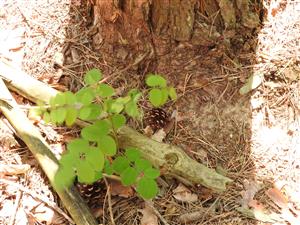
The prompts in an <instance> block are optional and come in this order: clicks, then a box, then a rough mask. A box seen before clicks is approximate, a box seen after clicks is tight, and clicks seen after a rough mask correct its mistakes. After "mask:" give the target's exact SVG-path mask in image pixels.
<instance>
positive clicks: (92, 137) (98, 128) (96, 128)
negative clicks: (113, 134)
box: [81, 120, 110, 141]
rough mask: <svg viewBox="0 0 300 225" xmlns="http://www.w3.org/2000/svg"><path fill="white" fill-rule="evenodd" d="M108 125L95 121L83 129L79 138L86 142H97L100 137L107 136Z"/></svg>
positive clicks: (101, 121) (105, 122)
mask: <svg viewBox="0 0 300 225" xmlns="http://www.w3.org/2000/svg"><path fill="white" fill-rule="evenodd" d="M109 130H110V125H109V123H108V122H107V121H105V120H99V121H96V122H95V123H94V124H92V125H89V126H86V127H84V128H83V129H82V130H81V136H82V137H83V138H84V139H86V140H88V141H99V140H100V139H101V138H102V136H105V135H107V134H108V132H109Z"/></svg>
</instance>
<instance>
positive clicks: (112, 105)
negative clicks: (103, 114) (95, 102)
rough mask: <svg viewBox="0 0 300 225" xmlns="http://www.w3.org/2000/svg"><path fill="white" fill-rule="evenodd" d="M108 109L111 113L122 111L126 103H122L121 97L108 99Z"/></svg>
mask: <svg viewBox="0 0 300 225" xmlns="http://www.w3.org/2000/svg"><path fill="white" fill-rule="evenodd" d="M104 104H105V107H106V111H107V112H110V113H120V112H122V110H123V109H124V103H122V102H121V101H120V100H119V98H117V99H116V100H114V99H108V100H106V101H105V102H104Z"/></svg>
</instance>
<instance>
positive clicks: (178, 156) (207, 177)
mask: <svg viewBox="0 0 300 225" xmlns="http://www.w3.org/2000/svg"><path fill="white" fill-rule="evenodd" d="M2 67H7V68H6V69H5V70H4V71H5V73H3V72H2V71H3V68H2ZM7 71H11V72H9V73H7ZM0 75H2V76H3V78H4V79H5V80H8V85H9V87H12V89H14V90H16V91H17V92H19V93H20V94H22V95H23V96H25V97H28V98H30V99H31V100H32V101H34V102H36V101H37V100H42V101H44V102H48V100H49V99H50V98H51V97H52V96H54V95H55V94H57V93H58V91H55V90H54V89H52V88H49V86H47V85H46V84H43V83H42V82H39V81H37V80H35V79H33V78H32V77H30V76H29V75H27V74H25V73H24V72H21V71H18V70H17V69H14V68H13V67H11V66H10V65H8V64H6V63H3V62H2V63H1V64H0ZM25 81H26V82H25ZM27 86H28V87H27ZM29 88H30V89H29ZM32 89H34V90H35V93H32V92H31V93H28V92H30V90H32ZM41 93H42V94H41ZM41 96H43V98H41ZM81 125H82V124H81ZM118 135H119V137H118V138H119V139H120V144H121V147H129V146H131V147H137V148H139V149H141V151H142V154H143V156H144V157H145V158H147V159H148V160H150V161H151V162H152V163H153V165H154V166H155V167H157V168H162V169H163V170H164V171H167V174H170V175H172V176H174V177H176V178H178V177H179V178H180V177H181V178H183V179H186V180H188V181H189V182H190V183H194V184H201V185H203V186H205V187H208V188H210V189H212V190H214V191H218V192H220V191H224V190H226V184H227V183H229V182H231V179H229V178H227V177H225V176H223V175H221V174H218V173H217V172H216V171H215V170H213V169H209V168H207V167H206V166H204V165H202V164H200V163H198V162H197V161H195V160H192V159H191V158H190V157H188V155H187V154H186V153H185V152H184V151H183V150H182V149H180V148H179V147H176V146H172V145H169V144H164V143H159V142H156V141H154V140H152V139H149V138H147V137H145V136H144V135H142V134H140V133H138V132H137V131H135V130H133V129H131V128H129V127H127V126H124V127H123V128H121V129H120V131H119V134H118Z"/></svg>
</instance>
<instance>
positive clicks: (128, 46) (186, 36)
mask: <svg viewBox="0 0 300 225" xmlns="http://www.w3.org/2000/svg"><path fill="white" fill-rule="evenodd" d="M219 9H220V8H219V3H218V1H216V0H210V1H203V0H184V1H183V0H152V1H150V0H107V1H102V0H96V1H95V2H94V26H96V27H97V28H98V33H97V34H96V35H95V36H94V47H95V48H96V49H98V50H99V51H100V52H101V53H102V54H103V55H104V56H105V59H106V60H108V61H109V59H110V58H111V62H112V63H113V64H115V63H117V62H118V60H119V62H123V63H124V61H125V62H132V63H133V62H134V61H136V59H137V58H139V57H140V55H146V57H145V59H147V60H143V63H144V64H147V68H144V70H152V71H153V70H155V67H152V68H151V67H150V68H148V66H149V63H151V65H153V63H154V62H155V61H157V60H159V57H160V56H162V55H165V54H167V53H169V52H171V51H172V50H174V47H175V46H176V45H178V43H180V42H184V43H190V44H192V45H196V46H197V45H202V46H213V45H215V44H216V42H218V40H219V37H220V34H219V33H218V32H217V30H218V31H220V30H222V29H223V24H224V23H223V20H222V15H221V13H219V11H218V10H219ZM142 72H148V71H142Z"/></svg>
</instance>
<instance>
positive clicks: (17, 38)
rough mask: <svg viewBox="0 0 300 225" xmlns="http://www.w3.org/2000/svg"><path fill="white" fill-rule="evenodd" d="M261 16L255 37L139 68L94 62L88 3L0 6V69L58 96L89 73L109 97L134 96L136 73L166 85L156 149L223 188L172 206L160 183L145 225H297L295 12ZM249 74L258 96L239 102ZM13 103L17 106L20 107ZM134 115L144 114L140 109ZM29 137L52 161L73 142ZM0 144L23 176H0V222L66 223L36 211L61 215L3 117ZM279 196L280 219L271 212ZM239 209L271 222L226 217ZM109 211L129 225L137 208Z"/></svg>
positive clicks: (52, 134) (108, 58)
mask: <svg viewBox="0 0 300 225" xmlns="http://www.w3.org/2000/svg"><path fill="white" fill-rule="evenodd" d="M266 7H267V8H268V10H267V11H266V15H265V18H264V22H262V24H261V27H259V28H257V29H248V28H245V27H241V28H239V29H238V30H237V32H236V33H235V34H234V35H233V36H232V37H231V38H230V42H229V41H226V40H224V41H220V42H218V43H217V44H216V45H213V46H201V45H198V46H193V45H191V44H189V43H185V42H183V43H176V44H174V45H173V46H172V50H171V49H170V51H169V53H168V54H162V55H160V56H158V57H157V58H156V64H155V67H153V66H152V65H151V66H150V67H147V66H146V65H147V62H143V61H142V63H141V64H142V65H143V67H142V68H141V67H140V66H139V65H134V64H132V65H131V66H130V64H128V62H126V63H124V60H122V58H123V57H124V54H126V53H125V52H124V51H122V50H121V49H118V50H117V51H116V55H117V56H116V57H114V56H113V55H110V54H111V53H112V52H114V51H115V50H114V49H110V48H109V47H107V49H106V50H105V51H103V52H101V51H99V50H97V49H95V48H94V46H95V45H96V44H95V43H94V42H93V41H95V40H94V39H93V35H94V30H93V26H92V25H91V24H92V21H91V5H90V4H89V3H87V2H85V1H80V0H72V1H71V0H63V1H52V2H51V3H49V2H48V1H46V0H40V1H39V2H38V3H35V2H33V1H29V2H26V1H9V0H4V1H2V2H1V3H0V33H1V35H0V44H1V46H2V47H1V49H0V59H4V58H5V59H9V60H10V61H11V62H13V63H14V64H15V65H16V67H20V68H22V69H23V70H24V71H26V72H27V73H28V74H31V75H32V76H34V77H35V78H37V79H39V80H41V81H43V82H46V83H48V84H49V85H50V86H52V87H55V88H56V89H58V90H71V91H76V90H78V89H80V88H81V87H82V76H83V74H84V73H85V72H86V71H87V70H89V69H91V68H95V67H96V68H100V69H101V70H102V71H103V75H104V76H105V77H106V82H108V83H109V84H112V85H113V86H114V87H115V88H116V89H117V92H118V94H120V95H122V94H124V93H126V91H127V90H129V89H131V88H139V89H141V90H142V91H143V92H144V93H146V87H145V84H144V78H145V76H146V74H147V72H153V73H154V72H155V73H159V74H163V75H164V76H165V77H166V79H167V80H168V82H169V83H170V84H171V85H172V86H174V87H176V89H177V93H178V100H177V101H176V102H169V103H168V104H167V105H166V106H164V110H166V111H167V112H169V113H170V114H171V113H172V112H174V111H175V112H176V115H177V116H176V121H175V125H174V128H173V130H172V131H171V132H170V133H169V134H168V136H167V138H166V139H165V140H164V142H167V143H171V144H174V145H178V146H180V147H182V148H183V149H184V150H185V151H186V153H188V154H189V156H190V157H192V158H193V159H195V160H197V161H198V162H200V163H202V164H204V165H206V166H208V167H209V168H214V169H216V170H217V171H218V172H219V173H221V174H224V175H226V176H227V177H229V178H231V179H233V183H232V184H230V185H229V186H228V189H227V191H226V192H225V193H219V194H217V193H213V192H212V191H211V190H208V189H206V188H204V187H201V186H200V185H199V186H198V185H195V186H193V187H188V190H189V191H191V192H192V193H194V194H196V195H197V201H195V202H188V201H179V200H178V199H176V198H175V197H174V193H173V191H174V190H175V188H176V187H177V186H178V185H179V184H180V181H178V180H175V179H169V178H165V177H162V178H161V179H162V181H160V182H162V183H164V184H165V185H167V186H166V187H165V186H164V188H162V191H161V193H160V195H159V196H158V197H157V198H155V199H154V200H153V207H154V208H155V209H156V211H157V213H158V214H159V215H161V216H162V217H163V218H164V220H162V219H159V218H158V220H159V222H158V223H157V224H166V222H167V223H168V224H170V225H171V224H174V225H175V224H179V220H180V216H181V215H183V214H188V215H189V214H190V213H193V212H200V216H198V218H197V219H196V220H195V221H191V224H202V225H203V224H272V223H274V224H275V223H277V224H292V222H294V224H300V222H299V218H298V216H299V210H300V200H299V199H300V192H299V188H298V187H299V185H300V165H299V162H300V153H299V150H298V148H299V147H300V146H299V145H300V143H299V140H300V137H299V136H300V133H299V132H300V127H299V109H300V105H299V102H300V101H299V74H300V58H299V55H300V54H299V52H300V47H299V40H300V39H299V38H300V36H299V32H298V31H299V29H300V23H299V21H300V11H299V9H300V7H299V4H298V5H297V3H294V4H293V3H290V4H279V5H272V4H269V5H268V4H267V6H266ZM128 65H129V66H128ZM145 68H146V69H145ZM149 69H153V71H149ZM257 71H258V72H257ZM253 74H254V75H253ZM257 74H258V75H262V76H263V77H264V79H262V80H261V81H260V85H259V87H257V88H256V89H254V90H251V91H250V92H249V93H246V94H241V93H240V88H242V87H243V86H244V85H245V84H247V78H249V77H250V76H257ZM15 96H16V98H17V100H18V102H19V103H20V104H24V105H25V104H26V105H29V104H31V103H29V102H28V101H27V100H26V99H23V98H22V97H21V96H18V95H15ZM141 107H142V108H143V109H145V110H146V109H147V108H149V105H147V103H146V101H145V99H144V100H143V101H142V102H141ZM130 125H131V126H133V127H135V128H136V129H137V130H139V131H141V132H144V131H143V128H144V127H143V124H142V123H140V122H135V121H130ZM39 129H40V130H41V132H42V133H43V134H44V135H45V138H46V139H47V141H48V142H49V143H50V144H51V146H52V148H53V150H54V151H55V153H56V154H60V153H61V152H63V151H64V149H65V143H66V141H67V140H70V139H71V138H73V137H75V136H76V135H77V133H78V129H77V128H74V129H73V128H72V129H67V128H61V127H53V126H50V125H43V124H41V125H39ZM0 143H1V145H0V154H1V155H0V166H1V165H6V166H7V167H9V166H15V165H29V166H30V167H29V169H28V168H27V167H25V169H24V171H23V172H21V173H16V174H6V173H4V172H2V171H1V170H0V193H1V195H0V224H23V223H22V222H23V221H24V220H25V221H28V224H69V222H68V221H67V220H66V218H65V217H64V216H63V215H61V214H60V213H59V211H57V210H55V209H53V207H49V204H47V201H48V202H51V203H53V204H55V205H56V207H58V208H61V209H63V210H65V209H64V208H63V207H62V206H61V203H60V201H59V199H58V197H57V196H56V194H55V193H54V192H53V191H52V189H51V187H50V186H49V184H48V181H47V179H46V178H45V175H44V174H43V173H42V171H41V169H40V168H39V167H38V166H37V162H36V160H35V159H34V158H33V156H32V155H31V153H30V151H29V150H28V149H27V147H26V146H24V144H23V143H22V142H21V141H20V140H18V139H17V141H16V139H15V135H14V134H13V131H12V129H10V128H9V126H7V121H5V119H4V118H3V117H1V120H0ZM0 168H1V167H0ZM11 183H14V184H17V186H16V185H12V184H11ZM160 184H161V183H160ZM98 185H99V184H98ZM256 187H259V188H256ZM102 188H103V192H102V193H101V194H102V195H103V196H104V197H103V198H102V201H100V202H101V204H100V203H99V206H98V207H95V208H98V209H97V210H96V209H94V212H95V213H96V214H97V213H98V215H100V217H99V221H100V223H103V224H111V221H110V212H109V209H108V207H106V205H107V204H108V203H105V202H104V200H105V199H106V198H105V193H106V186H105V183H104V182H103V183H102ZM271 188H273V189H272V190H277V192H276V193H277V194H276V195H275V197H274V198H272V197H270V195H268V193H269V192H268V191H270V190H271ZM30 192H33V193H36V195H38V196H40V197H41V198H36V197H33V196H32V195H30ZM281 197H282V198H283V199H284V202H285V206H284V207H288V209H289V210H291V211H292V213H293V214H292V215H293V216H294V217H293V218H292V219H291V218H289V217H288V216H286V215H285V214H284V213H282V209H283V208H284V207H283V206H282V205H280V203H279V202H280V200H279V199H281ZM42 199H47V201H44V200H42ZM103 204H106V205H104V206H103ZM286 205H288V206H286ZM241 206H246V207H249V208H250V209H253V210H256V212H259V213H266V211H265V209H268V210H269V211H268V213H266V214H267V215H269V214H270V212H274V213H277V215H278V216H279V217H280V219H278V217H276V218H277V220H275V219H274V218H275V217H272V218H271V219H270V217H268V218H266V217H256V219H253V218H251V216H249V215H247V214H245V213H240V212H239V211H238V210H237V208H238V207H241ZM111 207H112V210H113V216H114V219H115V223H116V224H130V225H132V224H140V221H141V218H142V215H143V211H142V210H141V209H143V208H144V201H143V200H141V199H140V198H138V197H137V196H136V195H135V194H134V193H130V194H128V193H127V192H126V194H124V193H123V194H120V193H116V194H115V195H113V196H112V205H111ZM103 209H104V210H103ZM252 217H253V216H252ZM291 221H292V222H291ZM297 222H299V223H297ZM182 224H184V223H182ZM154 225H155V224H154Z"/></svg>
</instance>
